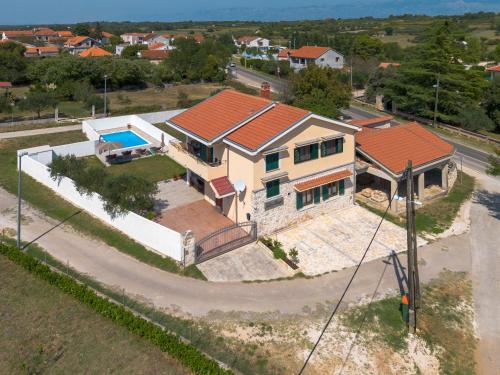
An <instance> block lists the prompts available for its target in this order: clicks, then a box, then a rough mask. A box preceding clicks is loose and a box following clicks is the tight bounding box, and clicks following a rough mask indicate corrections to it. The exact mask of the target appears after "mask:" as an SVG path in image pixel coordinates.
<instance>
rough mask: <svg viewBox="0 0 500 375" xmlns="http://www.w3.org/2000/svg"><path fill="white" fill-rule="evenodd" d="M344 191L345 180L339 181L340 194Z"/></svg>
mask: <svg viewBox="0 0 500 375" xmlns="http://www.w3.org/2000/svg"><path fill="white" fill-rule="evenodd" d="M344 192H345V180H340V181H339V193H340V195H344Z"/></svg>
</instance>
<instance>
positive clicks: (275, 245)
mask: <svg viewBox="0 0 500 375" xmlns="http://www.w3.org/2000/svg"><path fill="white" fill-rule="evenodd" d="M260 242H262V243H263V244H264V245H266V246H267V247H268V248H269V249H270V250H271V251H272V252H273V255H274V257H275V258H276V259H282V260H285V259H287V257H286V253H285V250H283V244H282V243H281V242H279V241H278V240H273V239H272V238H266V237H264V238H261V239H260Z"/></svg>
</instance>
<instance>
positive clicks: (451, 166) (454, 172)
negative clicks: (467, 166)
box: [448, 160, 458, 191]
mask: <svg viewBox="0 0 500 375" xmlns="http://www.w3.org/2000/svg"><path fill="white" fill-rule="evenodd" d="M457 176H458V168H457V163H455V162H454V161H453V160H450V162H449V163H448V191H450V190H451V188H452V187H453V185H454V184H455V181H456V180H457Z"/></svg>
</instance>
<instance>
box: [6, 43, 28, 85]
mask: <svg viewBox="0 0 500 375" xmlns="http://www.w3.org/2000/svg"><path fill="white" fill-rule="evenodd" d="M25 51H26V48H24V46H23V45H22V44H19V43H14V42H7V43H1V44H0V81H7V82H13V83H20V82H23V81H24V80H25V76H26V59H25V57H24V52H25Z"/></svg>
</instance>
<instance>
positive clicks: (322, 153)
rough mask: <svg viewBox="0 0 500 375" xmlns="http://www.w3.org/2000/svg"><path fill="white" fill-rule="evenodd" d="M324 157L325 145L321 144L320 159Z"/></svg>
mask: <svg viewBox="0 0 500 375" xmlns="http://www.w3.org/2000/svg"><path fill="white" fill-rule="evenodd" d="M324 156H326V143H325V142H321V157H324Z"/></svg>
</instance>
